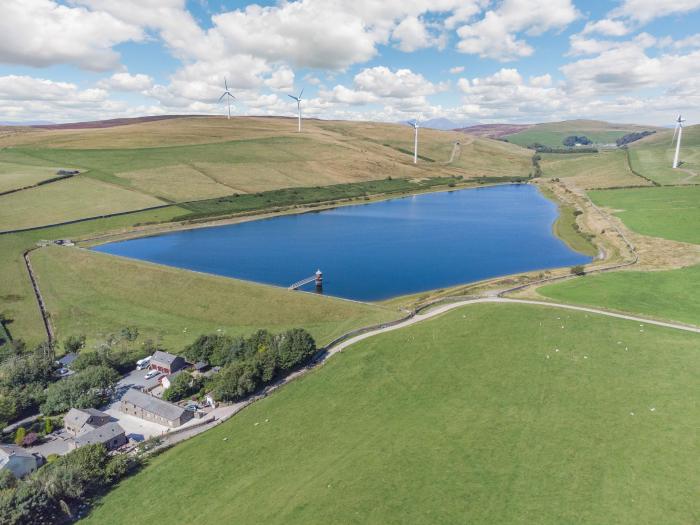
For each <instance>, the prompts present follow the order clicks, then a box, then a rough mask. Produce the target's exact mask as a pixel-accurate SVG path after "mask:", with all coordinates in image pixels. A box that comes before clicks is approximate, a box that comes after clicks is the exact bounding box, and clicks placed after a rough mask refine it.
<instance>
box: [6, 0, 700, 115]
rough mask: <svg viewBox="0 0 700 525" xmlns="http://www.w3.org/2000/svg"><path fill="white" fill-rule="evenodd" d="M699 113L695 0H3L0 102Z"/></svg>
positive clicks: (241, 110)
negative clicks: (226, 101) (298, 102)
mask: <svg viewBox="0 0 700 525" xmlns="http://www.w3.org/2000/svg"><path fill="white" fill-rule="evenodd" d="M224 77H227V79H228V81H229V85H230V87H231V89H232V91H233V93H234V94H235V95H236V97H237V98H238V100H239V101H238V103H237V104H236V106H235V112H236V114H292V113H293V111H294V103H293V102H292V101H291V100H290V99H289V98H288V97H287V96H286V94H288V93H293V92H298V90H299V89H301V87H302V86H303V87H305V91H304V99H305V100H304V103H303V104H304V105H303V108H304V112H305V113H306V114H307V115H312V116H317V117H321V118H344V119H368V120H384V121H397V120H403V119H407V118H413V117H415V116H418V115H420V116H421V117H422V118H424V119H426V118H432V117H447V118H450V119H453V120H455V121H460V122H465V123H467V122H468V123H476V122H541V121H552V120H563V119H569V118H601V119H606V120H613V121H622V122H640V123H649V124H662V125H663V124H668V123H670V122H672V121H673V119H674V117H675V115H676V114H677V113H679V112H681V113H683V114H684V115H686V116H687V118H688V120H689V122H690V123H692V122H693V120H694V121H697V120H698V119H700V110H698V109H697V108H698V107H700V106H699V104H698V103H699V102H700V95H699V93H700V0H675V1H672V2H671V1H667V0H619V1H609V2H583V1H580V0H579V1H576V0H546V1H545V0H500V1H488V0H354V1H353V2H348V1H344V0H297V1H286V2H272V1H266V2H255V3H253V2H242V1H226V0H187V1H185V0H120V1H118V2H115V1H112V0H4V1H3V2H2V3H1V4H0V120H2V121H18V122H20V121H38V120H45V121H57V122H58V121H70V120H86V119H98V118H114V117H126V116H137V115H143V114H168V113H170V114H172V113H177V114H191V113H206V114H217V113H222V112H223V111H224V107H223V105H221V104H217V102H216V101H217V98H218V97H219V95H220V94H221V91H222V87H223V78H224Z"/></svg>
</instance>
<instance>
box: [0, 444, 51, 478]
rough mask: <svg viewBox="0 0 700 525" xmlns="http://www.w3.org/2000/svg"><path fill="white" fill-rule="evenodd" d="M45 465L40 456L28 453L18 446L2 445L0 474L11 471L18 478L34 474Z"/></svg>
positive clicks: (0, 449)
mask: <svg viewBox="0 0 700 525" xmlns="http://www.w3.org/2000/svg"><path fill="white" fill-rule="evenodd" d="M42 463H43V458H42V457H41V456H39V455H38V454H32V453H30V452H27V451H26V450H24V449H23V448H22V447H18V446H16V445H0V472H4V471H9V472H12V474H13V475H14V476H15V477H16V478H21V477H23V476H26V475H27V474H30V473H31V472H34V471H35V470H36V469H37V468H39V467H40V466H41V464H42Z"/></svg>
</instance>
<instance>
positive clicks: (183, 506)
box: [85, 304, 700, 525]
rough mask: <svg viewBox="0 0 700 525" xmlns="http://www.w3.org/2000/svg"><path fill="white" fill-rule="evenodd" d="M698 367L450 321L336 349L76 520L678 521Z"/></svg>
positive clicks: (540, 330)
mask: <svg viewBox="0 0 700 525" xmlns="http://www.w3.org/2000/svg"><path fill="white" fill-rule="evenodd" d="M699 360H700V354H698V335H697V334H691V333H683V332H680V331H673V330H670V329H664V328H660V327H654V326H644V327H640V325H639V323H636V322H632V321H623V320H620V319H613V318H606V317H602V316H597V315H592V314H584V313H580V312H567V311H565V310H559V309H556V308H548V307H534V306H524V305H494V304H492V305H479V306H476V305H475V306H469V307H464V308H461V309H458V310H456V311H454V312H452V313H449V314H446V315H443V316H441V317H439V318H437V319H434V320H431V321H427V322H424V323H421V324H418V325H414V326H412V327H410V328H406V329H401V330H397V331H395V332H391V333H387V334H383V335H381V336H375V337H373V338H370V339H368V340H365V341H362V342H361V343H358V344H356V345H354V346H352V347H350V348H348V349H346V350H344V351H343V353H341V354H339V355H336V356H334V357H332V358H331V359H330V361H329V362H328V363H327V364H325V365H323V366H322V367H321V368H320V369H319V370H316V371H314V372H312V373H310V374H309V375H307V376H305V377H303V378H301V379H298V380H296V381H294V382H293V383H292V384H290V385H288V386H285V387H284V388H283V389H282V390H280V391H278V392H275V393H274V394H272V395H271V396H269V397H268V398H267V399H264V400H262V401H260V402H258V403H255V404H254V405H253V406H251V407H250V408H248V409H246V410H244V411H243V412H242V413H240V414H239V415H236V416H235V417H234V418H233V419H232V420H230V421H227V422H226V423H224V424H222V425H219V426H217V427H215V428H213V429H211V430H208V431H207V432H206V433H204V434H202V435H200V436H198V437H196V438H194V439H192V440H189V441H187V442H184V443H182V444H179V445H177V446H176V447H175V448H173V449H171V450H168V451H166V452H164V453H163V454H161V455H159V456H157V457H156V458H154V459H153V460H151V461H150V463H149V464H148V466H146V467H145V468H144V469H143V471H141V472H139V473H137V474H136V475H134V476H133V477H131V478H129V479H126V480H125V481H123V482H122V483H121V484H120V485H119V486H118V487H117V488H115V489H114V490H113V491H112V492H110V493H109V494H107V495H106V496H105V497H104V498H103V500H102V501H100V502H98V503H97V506H96V508H95V509H94V510H93V511H92V513H91V514H90V515H89V516H88V518H87V519H86V520H85V521H86V522H87V523H91V524H93V523H94V524H100V525H101V524H104V525H108V524H115V525H117V524H118V525H124V524H128V523H136V522H139V523H143V522H150V521H163V522H167V523H171V524H174V525H176V524H189V523H195V522H196V523H266V524H277V523H278V524H285V525H290V524H295V523H299V524H308V523H357V524H368V523H377V524H382V525H384V524H392V523H396V524H399V523H425V524H431V525H432V524H435V523H472V524H480V523H483V524H493V523H509V524H515V523H522V524H531V523H535V522H536V523H538V524H541V525H547V524H561V523H578V524H600V523H616V524H621V525H625V524H630V525H632V524H633V525H637V524H639V523H664V524H668V525H673V524H687V523H693V522H694V521H695V519H696V517H697V516H698V515H699V514H700V500H698V498H697V487H698V485H699V484H700V471H699V470H698V469H697V457H698V456H699V455H700V441H698V439H697V433H696V432H695V431H694V429H697V428H698V427H700V412H698V410H697V409H696V407H697V399H696V398H697V367H698V363H699ZM154 502H157V504H154Z"/></svg>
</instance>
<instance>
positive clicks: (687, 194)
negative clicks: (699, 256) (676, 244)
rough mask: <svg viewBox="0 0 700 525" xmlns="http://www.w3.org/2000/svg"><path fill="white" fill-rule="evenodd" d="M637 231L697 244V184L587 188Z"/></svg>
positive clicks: (699, 204) (699, 191) (699, 240)
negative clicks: (593, 189)
mask: <svg viewBox="0 0 700 525" xmlns="http://www.w3.org/2000/svg"><path fill="white" fill-rule="evenodd" d="M589 194H590V197H591V199H593V202H595V203H596V204H597V205H599V206H605V207H607V208H610V209H612V210H614V213H615V215H617V216H618V217H620V219H622V220H623V221H624V222H625V224H626V225H627V226H629V227H630V228H631V229H633V230H634V231H636V232H638V233H642V234H644V235H651V236H654V237H663V238H666V239H671V240H674V241H685V242H691V243H695V244H700V228H698V225H699V224H700V186H688V187H675V188H638V189H636V188H635V189H617V190H600V191H591V192H589Z"/></svg>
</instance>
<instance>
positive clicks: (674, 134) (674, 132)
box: [671, 124, 678, 144]
mask: <svg viewBox="0 0 700 525" xmlns="http://www.w3.org/2000/svg"><path fill="white" fill-rule="evenodd" d="M676 133H678V124H676V127H675V128H673V137H671V144H673V141H674V140H676Z"/></svg>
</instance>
